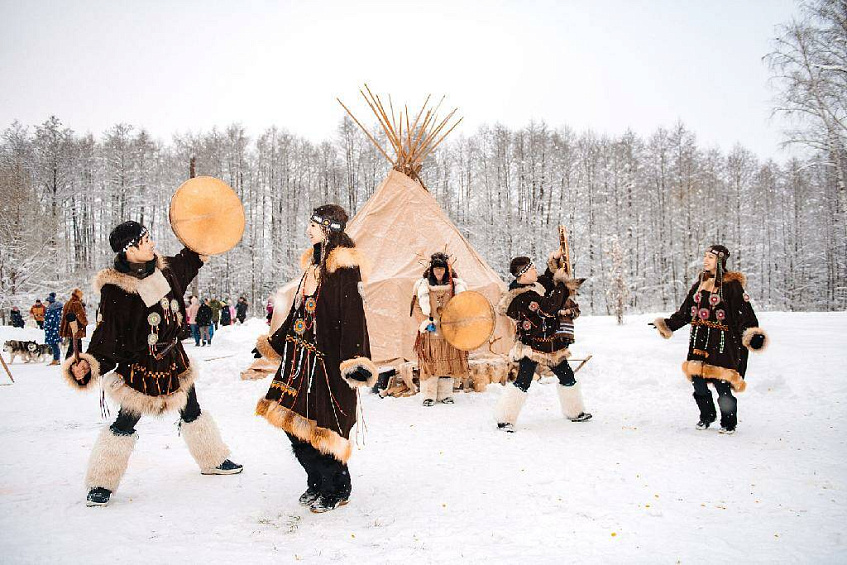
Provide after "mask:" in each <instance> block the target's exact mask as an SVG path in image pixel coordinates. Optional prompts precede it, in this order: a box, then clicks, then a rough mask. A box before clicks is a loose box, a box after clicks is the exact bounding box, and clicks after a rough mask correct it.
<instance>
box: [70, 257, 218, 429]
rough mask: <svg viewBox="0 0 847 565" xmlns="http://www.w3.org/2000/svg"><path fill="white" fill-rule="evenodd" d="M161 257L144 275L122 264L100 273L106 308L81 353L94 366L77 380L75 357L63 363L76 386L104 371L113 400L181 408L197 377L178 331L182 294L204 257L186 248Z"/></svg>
mask: <svg viewBox="0 0 847 565" xmlns="http://www.w3.org/2000/svg"><path fill="white" fill-rule="evenodd" d="M155 262H156V263H155V268H154V269H153V270H152V273H151V274H149V275H148V276H146V277H144V278H136V277H134V276H133V275H131V274H129V273H124V272H120V271H119V270H117V269H115V268H109V269H103V270H102V271H100V272H99V273H98V274H97V275H96V276H95V277H94V282H93V287H94V292H95V294H100V313H99V315H98V319H97V327H96V329H95V330H94V333H93V334H92V336H91V343H90V344H89V346H88V350H87V352H86V353H83V354H81V355H80V357H81V358H83V359H85V360H86V361H88V364H89V365H90V366H91V372H90V373H89V374H88V375H87V376H86V378H85V379H83V381H82V382H78V381H77V380H76V379H74V377H73V374H72V373H71V370H70V364H71V362H72V361H73V357H70V358H68V359H67V360H66V361H65V363H64V364H63V365H62V372H63V374H64V376H65V378H66V380H67V381H68V382H69V383H70V384H71V386H73V387H75V388H78V389H87V388H90V387H91V385H92V384H94V383H96V382H97V381H98V380H99V379H100V378H102V379H103V388H104V390H105V392H106V394H108V395H109V396H110V398H111V399H112V400H114V401H115V402H117V403H118V404H120V406H121V408H122V409H125V410H128V411H131V412H134V413H136V414H143V415H159V414H161V413H163V412H165V411H168V410H179V409H182V408H183V407H184V406H185V403H186V401H187V395H188V391H189V389H190V388H191V386H192V385H193V383H194V379H195V374H194V372H193V370H192V369H191V364H190V362H189V359H188V355H187V354H186V353H185V350H184V349H183V347H182V342H181V341H180V340H179V336H180V332H181V330H182V325H183V322H184V320H185V316H186V313H185V303H184V301H183V296H184V295H185V290H186V288H187V287H188V285H189V284H190V283H191V281H192V280H193V279H194V277H195V276H197V272H198V271H199V270H200V267H202V266H203V262H204V258H202V257H201V256H200V255H198V254H197V253H195V252H194V251H192V250H190V249H188V248H185V249H183V250H182V251H181V252H180V253H179V254H178V255H176V256H174V257H161V256H159V255H157V256H156V259H155ZM154 322H155V323H154ZM157 356H161V359H157V358H156V357H157ZM111 371H114V373H112V374H109V373H110V372H111Z"/></svg>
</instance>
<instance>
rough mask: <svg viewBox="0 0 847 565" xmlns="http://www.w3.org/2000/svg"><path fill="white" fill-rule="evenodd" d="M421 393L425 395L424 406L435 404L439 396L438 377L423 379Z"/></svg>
mask: <svg viewBox="0 0 847 565" xmlns="http://www.w3.org/2000/svg"><path fill="white" fill-rule="evenodd" d="M421 394H422V395H423V405H424V406H432V405H433V404H435V399H436V398H438V377H429V378H428V379H425V380H424V379H421Z"/></svg>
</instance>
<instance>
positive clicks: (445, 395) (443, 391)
mask: <svg viewBox="0 0 847 565" xmlns="http://www.w3.org/2000/svg"><path fill="white" fill-rule="evenodd" d="M430 380H433V379H430ZM435 380H437V381H438V385H437V387H438V388H437V391H438V392H437V395H436V399H437V400H438V402H444V403H446V404H452V402H453V377H439V378H438V379H435Z"/></svg>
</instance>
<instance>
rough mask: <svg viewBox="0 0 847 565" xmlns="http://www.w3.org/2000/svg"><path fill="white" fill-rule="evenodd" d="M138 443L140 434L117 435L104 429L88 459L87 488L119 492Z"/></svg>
mask: <svg viewBox="0 0 847 565" xmlns="http://www.w3.org/2000/svg"><path fill="white" fill-rule="evenodd" d="M136 441H138V434H132V435H128V436H125V435H117V434H115V433H114V432H112V430H111V429H109V428H108V427H106V428H103V429H102V430H101V431H100V435H99V436H97V441H96V442H94V449H92V450H91V456H90V457H89V458H88V472H87V473H86V474H85V486H86V487H88V489H89V490H90V489H93V488H96V487H100V488H105V489H108V490H110V491H112V492H115V491H116V490H118V485H119V484H120V482H121V478H122V477H123V476H124V473H126V468H127V466H128V465H129V456H130V455H132V450H133V449H135V442H136Z"/></svg>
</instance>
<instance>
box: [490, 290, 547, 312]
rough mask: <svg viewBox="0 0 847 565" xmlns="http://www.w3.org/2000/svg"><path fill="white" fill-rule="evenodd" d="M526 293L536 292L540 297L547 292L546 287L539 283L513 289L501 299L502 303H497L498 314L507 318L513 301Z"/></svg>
mask: <svg viewBox="0 0 847 565" xmlns="http://www.w3.org/2000/svg"><path fill="white" fill-rule="evenodd" d="M524 292H535V293H536V294H538V295H540V296H544V294H545V293H546V292H547V291H546V290H545V288H544V285H542V284H541V283H538V282H534V283H532V284H531V285H528V286H519V287H517V288H513V289H512V290H510V291H508V292H506V293H505V294H504V295H503V296H501V297H500V301H499V302H497V312H498V313H499V314H502V315H504V316H505V315H506V311H507V310H508V309H509V305H510V304H511V303H512V301H513V300H514V299H515V298H517V297H518V296H519V295H521V294H523V293H524Z"/></svg>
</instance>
